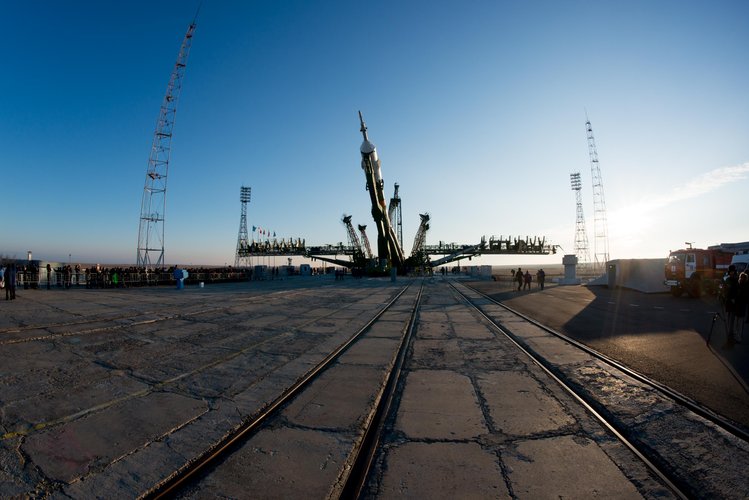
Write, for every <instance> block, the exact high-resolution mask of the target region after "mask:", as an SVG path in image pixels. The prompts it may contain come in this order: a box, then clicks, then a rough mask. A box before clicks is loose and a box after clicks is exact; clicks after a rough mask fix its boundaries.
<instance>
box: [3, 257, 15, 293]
mask: <svg viewBox="0 0 749 500" xmlns="http://www.w3.org/2000/svg"><path fill="white" fill-rule="evenodd" d="M5 300H16V264H15V263H14V262H11V263H10V264H8V267H7V268H6V269H5Z"/></svg>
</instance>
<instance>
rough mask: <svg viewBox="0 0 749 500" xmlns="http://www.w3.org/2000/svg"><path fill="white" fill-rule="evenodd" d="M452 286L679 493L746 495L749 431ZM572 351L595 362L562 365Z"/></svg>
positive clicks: (469, 290) (685, 495) (462, 287)
mask: <svg viewBox="0 0 749 500" xmlns="http://www.w3.org/2000/svg"><path fill="white" fill-rule="evenodd" d="M451 286H452V287H453V289H454V290H455V292H456V293H458V294H460V296H461V297H462V298H463V299H464V300H465V301H466V303H468V304H470V305H471V306H472V307H473V308H475V310H476V311H478V312H479V313H480V314H481V315H482V316H483V317H485V318H486V319H487V320H488V321H490V322H491V323H492V324H493V325H495V326H496V328H497V330H498V331H499V332H501V333H502V334H503V335H505V336H507V337H508V338H509V339H511V340H512V342H514V343H515V344H517V346H518V347H519V348H520V349H522V350H523V352H525V353H526V354H527V355H528V356H529V357H531V358H532V359H533V360H534V362H535V363H537V364H538V365H539V366H540V367H542V368H543V369H544V370H545V371H547V372H548V373H549V374H550V375H551V376H552V377H553V378H554V379H555V380H556V381H557V383H559V384H560V385H561V386H562V387H564V388H565V390H566V391H568V392H569V393H570V394H571V395H572V396H573V397H574V398H575V399H577V400H579V401H580V402H581V404H583V405H585V406H586V408H588V409H589V411H590V413H591V414H592V415H594V416H595V417H596V419H597V420H598V421H600V422H601V424H602V425H603V426H605V427H606V428H607V429H609V430H610V431H611V432H612V433H613V435H615V436H616V437H617V439H619V440H620V441H621V442H622V443H624V444H625V446H627V448H629V449H630V450H632V452H633V453H635V454H636V455H637V456H638V457H639V458H640V460H642V461H643V463H645V464H646V465H647V466H648V468H649V469H650V470H651V471H652V472H653V473H654V474H656V475H657V476H658V477H659V478H660V479H661V480H662V481H663V482H664V483H665V484H666V485H668V487H669V489H670V490H671V491H672V492H673V493H674V494H675V495H676V496H678V497H680V498H704V497H722V498H734V497H735V498H742V497H743V495H744V493H745V492H746V486H745V484H744V485H742V483H741V481H742V480H741V479H738V478H740V477H741V473H740V470H741V469H743V468H744V466H739V467H736V466H735V465H736V464H747V463H749V433H747V430H746V429H744V428H742V427H741V426H738V425H736V424H735V423H734V422H732V421H730V420H728V419H726V418H724V417H722V416H720V415H718V414H716V413H714V412H713V411H712V410H710V409H709V408H706V407H704V406H703V405H700V404H698V403H696V402H695V401H693V400H691V399H690V398H687V397H685V396H683V395H681V394H679V393H678V392H676V391H674V390H672V389H671V388H669V387H666V386H664V385H663V384H661V383H659V382H657V381H655V380H652V379H651V378H649V377H646V376H644V375H642V374H639V373H637V372H635V371H634V370H631V369H629V368H628V367H626V366H623V365H622V364H621V363H618V362H617V361H615V360H613V359H611V358H609V357H607V356H605V355H603V354H601V353H598V352H597V351H595V350H593V349H591V348H589V347H587V346H585V345H584V344H582V343H580V342H577V341H576V340H574V339H572V338H570V337H567V336H565V335H563V334H561V333H559V332H556V331H554V330H552V329H550V328H548V327H546V326H545V325H542V324H540V323H538V322H536V321H535V320H533V319H532V318H530V317H528V316H526V315H524V314H521V313H519V312H517V311H515V310H513V309H511V308H510V307H508V306H506V305H504V304H502V303H500V302H497V301H495V300H494V299H492V298H491V297H489V296H488V295H486V294H484V293H482V292H480V291H478V290H476V289H474V288H471V287H469V286H466V285H463V284H459V283H455V282H452V283H451ZM517 319H520V320H522V325H523V326H519V325H518V324H517ZM527 325H532V328H530V329H528V327H527ZM565 351H579V352H581V353H584V355H585V356H586V357H587V358H588V359H587V360H585V361H580V360H578V361H576V362H573V363H569V362H565V361H562V362H559V361H558V359H559V358H560V357H564V356H565V355H564V354H562V353H564V352H565ZM560 354H561V356H560ZM732 464H733V465H732ZM742 492H744V493H742Z"/></svg>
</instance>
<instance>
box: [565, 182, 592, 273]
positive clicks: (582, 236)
mask: <svg viewBox="0 0 749 500" xmlns="http://www.w3.org/2000/svg"><path fill="white" fill-rule="evenodd" d="M570 182H571V183H572V190H573V191H574V192H575V199H576V201H577V218H576V219H575V256H576V257H577V262H578V267H579V268H580V269H587V267H588V264H589V263H590V251H589V249H588V233H587V231H586V230H585V216H584V215H583V197H582V194H581V192H580V190H581V189H582V182H581V181H580V172H575V173H572V174H570Z"/></svg>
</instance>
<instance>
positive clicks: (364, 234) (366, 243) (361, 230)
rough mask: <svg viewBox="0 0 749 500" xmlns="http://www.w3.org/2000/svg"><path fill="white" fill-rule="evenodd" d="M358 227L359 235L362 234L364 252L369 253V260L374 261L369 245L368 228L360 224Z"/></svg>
mask: <svg viewBox="0 0 749 500" xmlns="http://www.w3.org/2000/svg"><path fill="white" fill-rule="evenodd" d="M357 227H358V228H359V233H361V241H362V244H363V245H364V250H366V251H367V258H368V259H374V255H373V254H372V246H371V245H370V244H369V238H367V226H366V225H362V224H359V225H358V226H357Z"/></svg>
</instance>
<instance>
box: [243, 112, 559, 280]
mask: <svg viewBox="0 0 749 500" xmlns="http://www.w3.org/2000/svg"><path fill="white" fill-rule="evenodd" d="M359 122H360V124H361V128H360V132H361V133H362V136H363V141H362V144H361V147H360V148H359V151H360V153H361V167H362V170H363V171H364V177H365V180H366V189H367V191H368V192H369V197H370V203H371V205H372V219H373V221H374V224H375V227H376V228H377V255H376V256H375V255H374V254H373V252H372V249H371V247H370V244H369V238H368V237H367V233H366V227H367V226H366V225H358V226H357V227H358V229H359V234H360V235H361V237H360V236H359V235H357V233H356V231H355V230H354V226H353V224H352V221H351V216H350V215H344V216H343V220H342V222H343V224H344V225H345V226H346V229H347V235H348V244H347V245H344V244H343V243H339V244H338V245H322V246H309V247H308V246H307V245H306V244H305V240H303V239H296V240H293V239H292V240H289V241H286V240H284V239H281V240H280V241H278V240H276V239H275V238H274V239H273V240H266V241H264V242H263V241H259V242H256V241H252V242H250V241H247V230H246V227H245V228H244V231H243V226H242V224H245V225H246V218H245V213H246V212H245V211H244V210H245V208H244V201H243V212H242V214H243V219H242V223H240V235H239V240H238V243H237V253H236V262H237V263H241V262H248V261H249V259H251V258H253V257H291V256H300V257H306V258H309V259H312V260H313V261H314V260H321V261H324V262H328V263H331V264H334V265H338V266H341V267H345V268H348V269H352V271H353V272H361V273H367V274H383V273H389V272H390V271H391V270H392V269H395V270H396V271H397V272H399V273H402V274H403V273H408V272H412V271H414V270H420V271H424V272H428V271H429V270H431V269H432V268H434V267H437V266H441V265H445V264H449V263H450V262H456V261H459V260H461V259H466V258H469V259H470V258H472V257H478V256H480V255H548V254H553V253H556V248H557V247H556V246H555V245H552V244H550V243H548V242H547V240H546V238H545V237H538V236H534V237H529V236H526V237H525V238H520V237H517V238H515V237H507V238H504V237H502V236H500V237H499V238H496V237H494V236H491V237H490V238H489V239H488V240H487V239H486V237H485V236H482V237H481V239H480V241H479V242H478V243H474V244H458V243H444V242H440V243H439V244H437V245H427V244H426V235H427V231H428V230H429V220H430V217H429V214H419V216H420V218H421V222H420V224H419V229H418V230H417V232H416V237H415V238H414V244H413V248H412V250H411V254H410V255H409V256H408V257H406V256H405V254H404V251H403V241H402V240H403V231H402V220H401V213H400V208H401V203H400V201H401V199H400V196H399V193H398V188H399V185H398V184H397V183H396V184H395V190H394V194H393V197H392V198H391V199H390V205H389V206H388V204H387V203H386V201H385V192H384V186H385V182H384V180H383V178H382V168H381V164H380V159H379V156H378V154H377V148H376V147H375V145H374V144H373V143H372V142H370V140H369V137H368V134H367V126H366V124H365V123H364V117H363V116H362V114H361V111H360V112H359ZM242 189H248V188H244V187H243V188H242ZM242 200H244V198H243V199H242ZM243 236H244V238H243ZM433 257H434V260H433V259H432V258H433Z"/></svg>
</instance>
